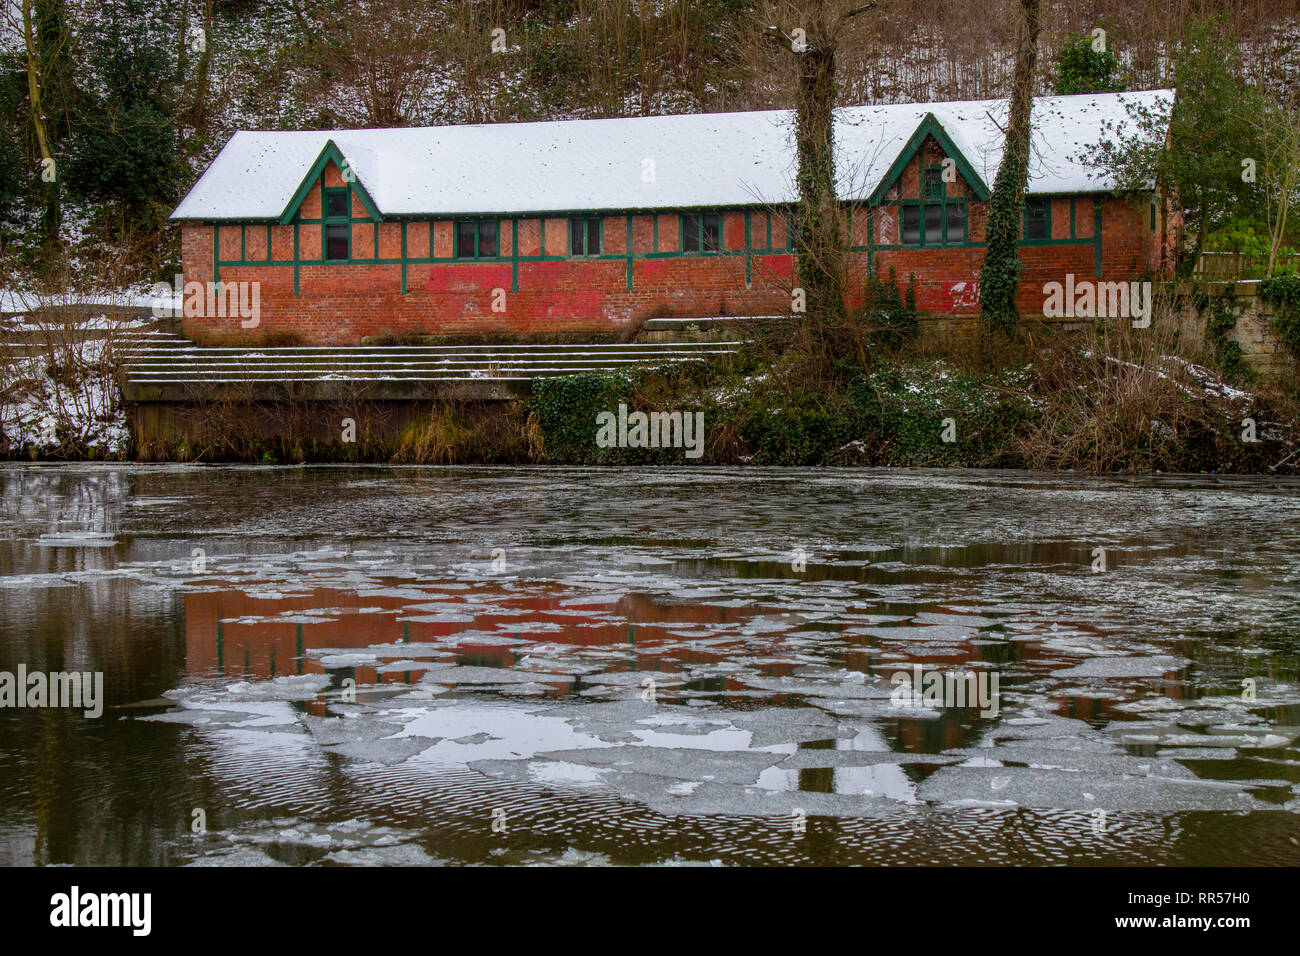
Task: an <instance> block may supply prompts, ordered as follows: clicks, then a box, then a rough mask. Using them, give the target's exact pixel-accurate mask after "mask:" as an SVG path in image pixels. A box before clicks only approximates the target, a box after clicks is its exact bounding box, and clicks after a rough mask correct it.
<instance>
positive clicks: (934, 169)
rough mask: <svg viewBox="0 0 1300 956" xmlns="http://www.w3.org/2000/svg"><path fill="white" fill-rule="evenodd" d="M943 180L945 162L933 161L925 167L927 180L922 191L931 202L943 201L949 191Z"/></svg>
mask: <svg viewBox="0 0 1300 956" xmlns="http://www.w3.org/2000/svg"><path fill="white" fill-rule="evenodd" d="M945 185H946V184H945V183H944V181H943V164H942V163H931V164H930V165H929V166H927V167H925V181H924V183H923V184H922V189H921V193H922V196H924V198H925V199H926V200H927V201H929V202H935V201H936V200H937V201H942V200H943V199H944V194H945V193H946V192H947V189H946V188H945Z"/></svg>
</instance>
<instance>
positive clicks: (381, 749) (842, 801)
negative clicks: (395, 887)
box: [0, 465, 1300, 865]
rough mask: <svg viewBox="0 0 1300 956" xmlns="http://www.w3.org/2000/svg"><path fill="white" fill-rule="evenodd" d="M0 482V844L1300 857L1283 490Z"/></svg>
mask: <svg viewBox="0 0 1300 956" xmlns="http://www.w3.org/2000/svg"><path fill="white" fill-rule="evenodd" d="M0 482H2V483H3V505H2V510H0V538H2V539H3V540H2V541H0V674H3V673H10V674H16V673H17V672H18V669H19V668H20V667H22V668H23V669H24V670H25V671H26V672H27V673H28V674H30V673H33V672H44V673H50V672H63V671H74V670H75V671H79V672H90V673H93V672H102V673H103V680H104V696H105V698H106V700H105V703H104V711H103V714H102V716H100V717H98V718H93V717H87V716H85V715H84V714H83V713H82V711H80V710H72V709H69V708H50V707H47V708H44V709H40V708H29V707H23V708H19V707H16V706H7V707H4V708H3V709H0V863H4V864H32V863H39V864H48V863H79V864H146V863H162V864H187V863H198V864H217V865H220V864H232V863H234V864H241V863H254V864H272V863H278V864H285V863H287V864H356V863H417V864H418V863H488V864H500V863H554V862H559V863H577V864H584V863H585V864H604V863H612V864H647V863H703V864H709V863H715V864H724V865H732V864H772V863H822V864H841V863H843V864H849V863H865V864H889V865H906V864H913V863H927V864H949V863H970V864H1005V863H1057V864H1059V863H1112V864H1114V863H1133V864H1247V865H1249V864H1255V863H1259V864H1279V863H1283V864H1290V865H1296V864H1300V816H1298V815H1297V811H1300V745H1298V744H1297V742H1296V736H1297V733H1298V732H1300V673H1297V668H1298V666H1300V483H1297V482H1296V481H1295V480H1288V479H1270V478H1240V479H1238V478H1233V479H1217V478H1209V477H1204V478H1203V477H1184V478H1178V477H1168V476H1160V477H1153V478H1128V479H1104V478H1090V477H1083V476H1073V475H1065V476H1058V475H1035V474H1028V473H1021V472H934V471H892V470H866V471H813V470H759V469H708V468H690V469H681V470H640V469H603V470H595V469H553V470H544V469H484V468H445V469H437V468H391V467H320V468H251V467H249V468H245V467H180V466H158V467H151V466H97V465H68V466H35V465H5V466H0ZM900 675H902V676H905V677H906V678H907V680H908V681H911V680H913V679H915V678H919V677H921V676H922V675H927V676H928V675H939V679H940V681H941V682H942V681H944V680H946V681H947V683H941V686H943V687H945V688H948V689H949V690H950V689H951V688H952V687H953V686H954V683H953V681H952V680H951V678H952V677H953V675H957V676H960V677H962V679H963V680H968V679H969V680H970V681H971V683H970V684H968V685H962V686H970V687H974V686H976V684H978V686H980V687H982V688H985V689H989V688H992V689H993V691H994V693H995V695H996V696H995V699H994V700H992V701H988V700H986V701H982V702H980V703H977V702H975V701H972V700H966V701H964V702H962V701H956V702H954V701H953V700H952V699H951V695H950V694H949V695H947V696H945V695H940V697H939V698H938V699H932V698H922V699H921V700H908V699H906V698H905V697H904V698H903V699H901V700H900V694H899V689H900V687H902V686H904V685H903V684H901V683H900V679H901V678H900ZM965 675H968V676H965ZM906 686H910V684H908V685H906ZM900 704H901V705H902V706H900Z"/></svg>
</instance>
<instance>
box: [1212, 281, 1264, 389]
mask: <svg viewBox="0 0 1300 956" xmlns="http://www.w3.org/2000/svg"><path fill="white" fill-rule="evenodd" d="M1206 305H1207V308H1208V309H1209V316H1208V317H1207V319H1206V322H1205V342H1206V344H1207V345H1209V346H1210V348H1212V349H1213V350H1214V359H1215V362H1217V363H1218V366H1219V369H1220V370H1221V371H1222V372H1223V374H1224V375H1225V376H1226V377H1228V378H1230V379H1234V380H1236V381H1250V380H1251V379H1252V378H1253V377H1254V376H1253V373H1252V371H1251V368H1250V366H1249V365H1247V364H1246V362H1245V360H1244V359H1243V358H1242V352H1241V345H1240V343H1238V342H1237V340H1236V339H1234V338H1233V337H1232V330H1233V329H1235V328H1236V327H1237V312H1236V310H1235V309H1234V308H1233V307H1232V306H1231V305H1230V304H1229V302H1228V296H1223V295H1218V296H1214V297H1212V298H1210V299H1209V301H1208V302H1207V303H1206Z"/></svg>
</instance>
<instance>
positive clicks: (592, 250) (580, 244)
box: [569, 216, 605, 256]
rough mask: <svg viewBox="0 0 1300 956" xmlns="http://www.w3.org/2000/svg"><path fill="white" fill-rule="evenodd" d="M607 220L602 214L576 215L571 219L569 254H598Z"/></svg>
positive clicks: (601, 246)
mask: <svg viewBox="0 0 1300 956" xmlns="http://www.w3.org/2000/svg"><path fill="white" fill-rule="evenodd" d="M604 227H605V220H604V219H602V218H601V217H600V216H574V217H573V218H572V219H570V220H569V255H571V256H598V255H600V251H601V249H602V248H603V245H602V242H601V240H602V239H603V237H604V235H603V231H604Z"/></svg>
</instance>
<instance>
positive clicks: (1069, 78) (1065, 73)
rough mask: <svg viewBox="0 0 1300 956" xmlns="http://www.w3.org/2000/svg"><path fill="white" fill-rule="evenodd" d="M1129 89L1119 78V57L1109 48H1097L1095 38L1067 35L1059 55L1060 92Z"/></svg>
mask: <svg viewBox="0 0 1300 956" xmlns="http://www.w3.org/2000/svg"><path fill="white" fill-rule="evenodd" d="M1124 89H1125V85H1124V83H1123V82H1122V81H1121V80H1120V78H1119V61H1118V60H1117V59H1116V58H1115V54H1114V53H1111V52H1110V50H1109V49H1105V50H1094V49H1093V48H1092V38H1091V37H1089V36H1079V37H1073V38H1070V39H1067V40H1066V41H1065V43H1064V44H1062V46H1061V52H1060V54H1059V55H1058V56H1057V74H1056V93H1057V95H1058V96H1070V95H1073V94H1076V93H1120V92H1123V91H1124Z"/></svg>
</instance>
